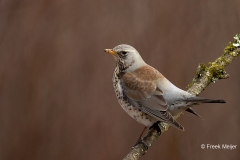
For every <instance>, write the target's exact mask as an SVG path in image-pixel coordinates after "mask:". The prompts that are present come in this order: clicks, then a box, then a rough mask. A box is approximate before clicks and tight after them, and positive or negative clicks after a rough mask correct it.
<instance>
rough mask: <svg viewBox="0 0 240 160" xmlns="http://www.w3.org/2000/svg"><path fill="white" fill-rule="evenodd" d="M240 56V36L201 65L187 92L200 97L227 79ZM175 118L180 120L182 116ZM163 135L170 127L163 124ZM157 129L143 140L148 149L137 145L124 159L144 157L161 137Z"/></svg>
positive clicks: (149, 132) (131, 159)
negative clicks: (211, 87) (209, 86)
mask: <svg viewBox="0 0 240 160" xmlns="http://www.w3.org/2000/svg"><path fill="white" fill-rule="evenodd" d="M239 54H240V34H239V35H236V36H235V37H234V42H233V43H231V42H229V45H228V46H227V47H226V48H225V49H224V54H223V55H221V56H220V57H219V58H217V59H216V60H215V61H214V62H209V64H208V65H206V64H199V66H198V67H197V71H196V74H195V77H194V78H193V80H192V82H191V83H190V84H189V85H188V86H187V92H189V93H191V94H193V95H199V94H200V93H201V92H202V91H203V90H204V89H205V88H206V87H207V86H208V85H209V84H210V83H211V82H214V83H215V82H216V81H217V80H219V79H226V78H228V77H229V75H228V74H227V73H226V71H225V67H226V66H227V65H229V64H230V63H231V62H232V61H233V60H234V59H236V58H237V57H238V56H239ZM181 114H182V113H180V114H179V115H177V116H175V118H176V119H177V118H179V117H180V115H181ZM159 127H160V128H161V133H164V132H165V131H167V130H168V128H169V125H168V124H166V123H163V122H161V123H160V124H159ZM161 133H158V132H157V130H156V129H154V128H152V129H151V130H149V131H148V133H147V135H146V136H145V137H144V138H143V140H142V142H143V143H144V144H146V145H147V146H148V147H146V146H145V145H143V144H142V143H139V144H138V145H136V146H135V147H134V148H132V150H131V151H130V153H129V154H128V155H127V156H126V157H125V158H124V160H138V159H139V158H140V157H141V156H142V155H144V154H145V153H146V151H147V150H148V148H150V147H151V145H152V144H153V143H154V142H155V141H156V140H157V139H158V137H159V136H160V135H161Z"/></svg>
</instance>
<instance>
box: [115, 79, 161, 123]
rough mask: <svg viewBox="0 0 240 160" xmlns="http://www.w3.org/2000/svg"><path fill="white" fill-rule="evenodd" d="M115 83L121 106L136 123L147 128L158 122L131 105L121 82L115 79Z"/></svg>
mask: <svg viewBox="0 0 240 160" xmlns="http://www.w3.org/2000/svg"><path fill="white" fill-rule="evenodd" d="M113 82H114V83H113V86H114V90H115V93H116V96H117V99H118V102H119V104H120V106H121V107H122V108H123V109H124V111H125V112H127V114H128V115H130V116H131V117H132V118H134V119H135V120H136V121H138V122H139V123H141V124H143V125H144V126H146V127H150V126H152V125H153V123H154V122H156V121H157V120H156V119H155V118H154V117H151V116H149V115H147V114H146V113H144V112H142V111H141V110H140V109H138V108H137V107H135V106H133V105H132V104H131V103H129V101H128V98H127V97H126V95H125V94H124V92H123V89H122V87H121V85H120V80H118V79H117V78H115V77H113Z"/></svg>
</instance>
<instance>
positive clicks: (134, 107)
mask: <svg viewBox="0 0 240 160" xmlns="http://www.w3.org/2000/svg"><path fill="white" fill-rule="evenodd" d="M104 51H105V52H107V53H109V54H111V55H112V56H113V58H114V59H115V61H116V64H117V65H116V68H115V71H114V74H113V79H112V80H113V87H114V90H115V92H116V96H117V99H118V102H119V104H120V105H121V107H122V108H123V109H124V110H125V111H126V112H127V113H128V114H129V115H130V116H131V117H132V118H134V119H135V120H136V121H138V122H139V123H141V124H143V125H144V126H145V128H144V130H145V129H146V128H147V127H151V126H153V125H154V124H156V123H159V122H165V123H167V124H170V125H171V126H174V127H176V128H178V129H180V130H184V128H183V126H182V125H181V124H180V123H178V122H177V121H176V120H175V119H174V117H173V116H176V115H178V114H179V113H181V112H183V111H188V112H191V113H193V114H195V115H197V116H199V115H198V114H197V113H196V112H195V111H194V110H193V109H192V108H191V106H192V105H195V104H199V103H225V101H224V100H211V99H206V98H201V97H196V96H194V95H192V94H190V93H188V92H186V91H184V90H181V89H179V88H178V87H176V86H175V85H174V84H172V83H171V82H170V81H169V80H167V79H166V78H165V77H164V76H163V75H162V74H161V73H160V72H159V71H158V70H156V69H155V68H153V67H151V66H150V65H148V64H147V63H145V62H144V60H143V59H142V57H141V56H140V54H139V53H138V51H137V50H136V49H135V48H133V47H132V46H129V45H126V44H121V45H118V46H116V47H115V48H113V49H105V50H104ZM157 126H158V125H157ZM144 130H143V132H144ZM142 134H143V133H142ZM142 134H141V135H140V137H141V136H142Z"/></svg>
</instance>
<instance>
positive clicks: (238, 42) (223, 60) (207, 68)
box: [186, 35, 240, 95]
mask: <svg viewBox="0 0 240 160" xmlns="http://www.w3.org/2000/svg"><path fill="white" fill-rule="evenodd" d="M239 47H240V35H236V36H235V37H234V42H233V43H231V42H229V44H228V46H227V47H225V49H224V53H223V54H222V55H221V56H220V57H219V58H217V59H216V60H215V61H214V62H209V63H208V64H199V66H198V67H197V71H196V73H195V76H194V78H193V80H192V82H191V83H190V84H189V85H188V86H187V87H186V88H187V90H188V92H190V93H192V94H195V95H198V94H200V93H201V91H202V90H204V89H205V88H206V87H207V86H208V85H209V84H210V83H211V82H214V83H215V82H216V81H218V80H219V79H226V78H228V77H229V75H228V74H227V73H226V71H225V67H226V66H227V65H229V64H230V63H231V62H232V61H233V60H234V59H235V58H237V57H238V56H239V54H240V48H239ZM193 85H195V86H198V87H193ZM193 88H194V89H195V88H196V89H197V90H196V91H194V90H193Z"/></svg>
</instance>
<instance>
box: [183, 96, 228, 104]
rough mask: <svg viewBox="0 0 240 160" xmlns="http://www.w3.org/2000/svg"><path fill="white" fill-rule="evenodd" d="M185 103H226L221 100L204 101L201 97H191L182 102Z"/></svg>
mask: <svg viewBox="0 0 240 160" xmlns="http://www.w3.org/2000/svg"><path fill="white" fill-rule="evenodd" d="M184 101H185V102H192V103H226V101H224V100H222V99H206V98H202V97H191V98H188V99H185V100H184Z"/></svg>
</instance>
